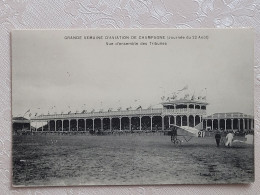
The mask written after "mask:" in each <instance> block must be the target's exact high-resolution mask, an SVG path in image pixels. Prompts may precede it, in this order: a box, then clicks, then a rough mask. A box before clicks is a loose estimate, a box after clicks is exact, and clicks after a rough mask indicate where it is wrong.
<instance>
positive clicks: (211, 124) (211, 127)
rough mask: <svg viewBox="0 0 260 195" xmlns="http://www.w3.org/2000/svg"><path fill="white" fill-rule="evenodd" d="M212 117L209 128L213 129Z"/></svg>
mask: <svg viewBox="0 0 260 195" xmlns="http://www.w3.org/2000/svg"><path fill="white" fill-rule="evenodd" d="M213 121H214V120H213V119H211V129H212V130H213Z"/></svg>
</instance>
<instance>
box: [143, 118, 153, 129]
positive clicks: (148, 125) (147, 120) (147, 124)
mask: <svg viewBox="0 0 260 195" xmlns="http://www.w3.org/2000/svg"><path fill="white" fill-rule="evenodd" d="M150 129H151V118H150V117H149V116H143V117H142V130H150Z"/></svg>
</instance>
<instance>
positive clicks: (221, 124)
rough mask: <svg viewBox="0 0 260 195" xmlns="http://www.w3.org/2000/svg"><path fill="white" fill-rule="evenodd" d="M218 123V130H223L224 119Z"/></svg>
mask: <svg viewBox="0 0 260 195" xmlns="http://www.w3.org/2000/svg"><path fill="white" fill-rule="evenodd" d="M219 123H220V127H219V129H220V130H225V120H224V119H220V121H219Z"/></svg>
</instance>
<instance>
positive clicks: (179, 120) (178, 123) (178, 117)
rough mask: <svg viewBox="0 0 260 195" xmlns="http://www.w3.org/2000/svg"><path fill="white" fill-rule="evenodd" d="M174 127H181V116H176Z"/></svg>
mask: <svg viewBox="0 0 260 195" xmlns="http://www.w3.org/2000/svg"><path fill="white" fill-rule="evenodd" d="M176 125H177V126H181V116H179V115H178V116H176Z"/></svg>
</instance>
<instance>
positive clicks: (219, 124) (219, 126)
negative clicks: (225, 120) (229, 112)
mask: <svg viewBox="0 0 260 195" xmlns="http://www.w3.org/2000/svg"><path fill="white" fill-rule="evenodd" d="M218 129H220V119H219V118H218Z"/></svg>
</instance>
